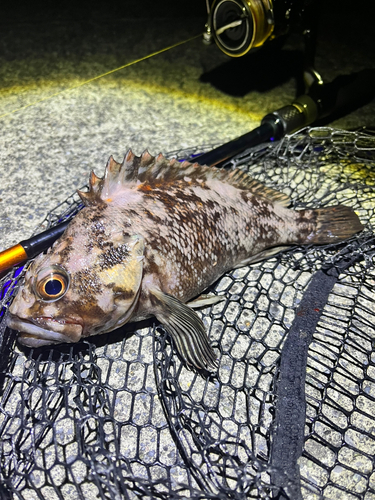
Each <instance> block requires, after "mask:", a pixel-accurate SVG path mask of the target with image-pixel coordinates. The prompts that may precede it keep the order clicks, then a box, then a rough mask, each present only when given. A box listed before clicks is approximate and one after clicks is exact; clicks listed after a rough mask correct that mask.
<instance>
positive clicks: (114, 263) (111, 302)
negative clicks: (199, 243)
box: [8, 209, 144, 347]
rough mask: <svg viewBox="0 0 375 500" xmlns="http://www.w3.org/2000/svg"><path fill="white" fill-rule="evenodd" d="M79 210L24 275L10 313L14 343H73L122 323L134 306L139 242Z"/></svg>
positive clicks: (140, 260) (141, 245)
mask: <svg viewBox="0 0 375 500" xmlns="http://www.w3.org/2000/svg"><path fill="white" fill-rule="evenodd" d="M84 212H85V209H84V210H82V211H81V212H80V213H79V214H78V215H77V216H76V218H75V219H74V220H73V222H72V223H71V224H70V225H69V226H68V228H67V230H66V231H65V233H64V235H63V236H62V237H61V238H60V239H59V240H57V241H56V242H55V244H54V245H53V247H52V248H50V249H49V250H48V252H47V253H46V254H41V255H39V256H38V257H37V258H36V259H35V260H34V262H33V263H32V264H31V265H30V267H29V268H28V270H27V271H26V274H25V278H24V283H23V284H22V285H21V287H20V289H19V291H18V293H17V295H16V297H15V299H14V300H13V302H12V304H11V306H10V309H9V312H10V314H9V319H8V325H9V326H10V327H11V328H14V329H17V330H19V331H20V335H19V338H18V340H19V342H20V343H21V344H23V345H25V346H27V347H40V346H42V345H48V344H58V343H62V342H77V341H79V340H80V339H81V338H82V337H87V336H89V335H96V334H99V333H105V332H108V331H111V330H114V329H115V328H118V327H120V326H121V325H123V324H124V323H126V322H127V321H128V320H129V318H130V316H131V314H132V312H133V310H134V308H135V306H136V304H137V301H138V297H139V293H140V288H141V281H142V272H143V253H144V239H143V237H142V236H140V235H134V234H133V235H130V234H128V233H126V232H125V231H124V229H123V228H121V227H118V226H116V224H115V223H112V224H111V223H107V224H104V223H103V222H102V221H100V220H98V219H97V218H95V216H93V215H92V214H91V215H88V214H85V213H84Z"/></svg>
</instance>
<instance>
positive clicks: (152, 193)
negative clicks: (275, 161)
mask: <svg viewBox="0 0 375 500" xmlns="http://www.w3.org/2000/svg"><path fill="white" fill-rule="evenodd" d="M78 194H79V196H80V197H81V199H82V201H83V204H84V208H83V209H82V210H81V211H80V212H79V213H78V214H77V215H76V216H75V217H74V218H73V220H72V221H71V223H70V224H69V225H68V227H67V229H66V231H65V232H64V234H63V235H62V236H61V237H60V238H59V239H58V240H57V241H56V242H55V243H54V244H53V245H52V247H50V248H49V249H48V250H47V251H46V252H44V253H42V254H40V255H38V256H37V257H36V258H35V260H34V261H33V262H32V264H31V265H30V266H29V268H28V269H27V271H26V273H25V277H24V282H23V284H22V285H21V286H20V288H19V291H18V293H17V295H16V297H15V299H14V300H13V302H12V304H11V306H10V308H9V317H8V326H9V327H10V328H12V329H15V330H18V331H19V335H18V340H19V342H20V343H21V344H23V345H24V346H27V347H30V348H38V347H41V346H44V345H51V344H59V343H65V342H68V343H72V342H78V341H80V340H81V339H82V338H85V337H88V336H90V335H97V334H103V333H108V332H110V331H112V330H115V329H117V328H120V327H121V326H123V325H124V324H126V323H128V322H138V321H141V320H145V319H147V318H150V317H155V318H156V319H157V320H158V321H159V322H160V324H161V325H162V326H163V327H164V328H165V330H166V331H167V332H168V334H169V335H170V337H171V338H172V339H173V343H174V346H175V347H176V350H177V352H178V353H179V355H180V357H181V358H182V360H183V361H184V362H185V363H186V365H187V367H188V368H191V369H197V370H208V371H214V370H216V369H217V366H218V365H217V359H216V358H217V357H216V354H215V351H214V349H213V348H212V346H211V345H210V342H209V339H208V335H207V332H206V330H205V327H204V325H203V322H202V320H201V318H200V317H199V315H198V314H197V313H196V312H195V310H194V309H195V308H198V307H202V306H206V305H208V304H210V303H215V301H217V300H218V298H217V297H215V296H214V297H210V296H206V295H204V294H203V292H204V291H205V290H206V289H207V288H208V287H209V286H210V285H212V284H213V283H214V282H216V281H217V280H218V279H219V278H220V277H221V276H222V275H223V274H224V273H226V272H227V271H229V270H231V269H234V268H239V267H242V266H246V265H249V264H253V263H255V262H259V261H261V260H263V259H266V258H269V257H271V256H274V255H276V254H277V253H279V252H280V250H283V249H285V248H288V247H290V246H291V245H312V244H317V245H319V244H326V243H335V242H339V241H342V240H344V239H347V238H349V237H350V236H352V235H354V234H355V233H357V232H359V231H361V230H362V229H363V226H362V224H361V222H360V220H359V218H358V216H357V214H356V213H355V212H354V211H353V210H352V209H351V208H350V207H347V206H343V205H337V206H330V207H324V208H319V209H300V210H293V209H290V208H289V206H290V199H289V197H288V196H287V195H286V194H285V193H282V192H279V191H277V190H275V189H273V188H270V187H267V186H265V185H264V184H262V183H261V182H259V181H257V180H255V179H253V178H252V177H251V176H250V175H249V174H248V173H247V172H246V171H244V170H241V169H233V170H230V171H227V170H224V169H217V168H211V167H207V166H201V165H199V164H198V163H190V162H188V161H184V162H183V163H180V162H179V161H177V160H176V159H167V158H165V157H164V156H163V155H162V154H159V155H158V156H156V157H154V156H152V155H151V154H150V153H149V152H148V151H147V150H146V151H145V152H144V153H143V154H142V155H141V156H136V155H135V154H134V153H133V152H132V151H131V150H129V151H128V152H127V153H126V154H125V157H124V159H123V161H122V162H121V163H118V162H117V161H115V160H114V158H113V157H112V156H111V157H110V158H109V160H108V162H107V165H106V167H105V173H104V176H103V177H98V176H97V175H96V174H95V173H94V172H91V175H90V179H89V187H88V190H87V191H82V190H81V191H78ZM220 299H221V298H220V297H219V300H220Z"/></svg>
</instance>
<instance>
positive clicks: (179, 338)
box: [150, 289, 217, 371]
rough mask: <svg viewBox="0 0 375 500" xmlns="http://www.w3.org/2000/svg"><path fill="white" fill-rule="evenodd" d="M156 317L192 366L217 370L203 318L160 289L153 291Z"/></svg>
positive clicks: (151, 292)
mask: <svg viewBox="0 0 375 500" xmlns="http://www.w3.org/2000/svg"><path fill="white" fill-rule="evenodd" d="M150 294H151V300H152V303H153V305H154V306H155V311H153V313H154V315H155V316H156V318H157V319H158V320H159V321H160V322H161V323H162V324H163V326H164V328H165V329H166V330H167V332H168V333H169V334H170V336H171V337H172V338H173V341H174V343H175V345H176V348H177V350H178V352H179V354H180V355H181V356H182V358H183V359H184V361H185V362H186V363H187V365H189V366H193V367H195V368H198V369H202V368H204V369H206V370H210V371H214V370H216V368H217V362H216V356H215V353H214V351H213V349H212V347H211V346H210V344H209V342H208V337H207V333H206V331H205V328H204V325H203V323H202V320H201V319H200V317H199V316H198V315H197V314H196V313H195V312H194V311H193V310H192V309H191V308H190V307H189V306H187V305H186V304H183V303H182V302H181V301H180V300H178V299H176V298H175V297H172V296H171V295H167V294H165V293H163V292H161V291H160V290H156V289H153V290H152V291H150Z"/></svg>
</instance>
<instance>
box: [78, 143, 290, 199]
mask: <svg viewBox="0 0 375 500" xmlns="http://www.w3.org/2000/svg"><path fill="white" fill-rule="evenodd" d="M179 180H184V181H186V182H189V183H190V182H196V183H199V184H201V185H203V184H208V183H209V182H210V181H219V182H223V183H226V184H230V185H231V186H233V187H236V188H237V189H243V190H246V191H250V192H252V193H253V194H254V195H256V196H261V197H262V198H266V199H268V200H270V201H273V202H276V203H279V204H281V205H283V206H288V205H289V203H290V200H289V197H288V196H287V195H286V194H284V193H281V192H279V191H276V190H275V189H272V188H269V187H267V186H265V185H264V184H262V183H261V182H259V181H257V180H255V179H253V178H252V177H250V175H249V174H248V173H247V172H244V171H243V170H239V169H234V170H231V171H227V170H223V169H217V168H213V167H207V166H202V165H199V164H198V163H189V162H188V161H183V162H181V163H180V162H179V161H177V160H176V159H174V158H173V159H171V160H169V159H167V158H165V157H164V156H163V155H162V154H161V153H160V154H159V155H158V156H156V157H153V156H152V155H150V153H149V152H148V151H147V150H146V151H144V153H143V154H142V155H141V156H135V155H134V153H133V152H132V151H131V149H129V150H128V152H127V153H126V155H125V157H124V159H123V161H122V163H117V162H116V161H115V160H114V159H113V157H112V156H110V158H109V160H108V162H107V165H106V169H105V174H104V178H103V179H101V178H99V177H97V176H96V175H95V174H94V172H92V173H91V176H90V188H89V191H88V192H87V193H86V192H78V194H79V195H80V196H81V198H82V200H83V202H84V203H85V205H93V204H95V203H103V202H108V201H110V200H111V199H112V198H113V196H114V195H115V194H116V193H118V192H119V191H121V189H122V188H123V187H127V188H129V189H134V188H136V187H137V186H139V185H140V184H144V183H146V184H151V185H155V184H166V185H167V184H169V183H172V182H175V181H179Z"/></svg>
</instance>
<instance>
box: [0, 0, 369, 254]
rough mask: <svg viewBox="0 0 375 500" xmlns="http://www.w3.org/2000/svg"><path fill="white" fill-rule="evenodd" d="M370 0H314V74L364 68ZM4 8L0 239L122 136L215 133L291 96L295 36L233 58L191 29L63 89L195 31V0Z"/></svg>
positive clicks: (364, 119)
mask: <svg viewBox="0 0 375 500" xmlns="http://www.w3.org/2000/svg"><path fill="white" fill-rule="evenodd" d="M370 6H371V2H367V6H366V4H365V5H362V10H360V11H359V10H358V11H356V12H353V6H352V4H351V3H350V2H340V10H339V11H335V10H334V7H333V6H331V7H327V6H326V7H324V9H325V10H322V11H321V24H320V32H319V38H318V48H317V57H316V66H317V69H318V70H319V71H320V72H321V74H322V76H323V77H324V79H325V81H327V82H329V81H332V80H333V79H334V78H336V77H337V76H338V75H341V74H350V73H353V72H357V71H360V70H362V69H364V68H373V67H374V60H375V59H374V44H373V43H372V42H373V35H372V32H371V26H370V24H371V18H372V16H371V13H370V12H369V8H370ZM365 7H366V8H365ZM6 9H7V10H4V11H3V16H2V20H1V29H0V62H1V64H0V125H1V134H0V172H1V186H0V203H1V211H0V249H4V248H7V247H9V246H10V245H12V244H15V243H16V242H17V241H19V240H22V239H24V238H25V237H27V236H29V235H31V233H32V231H33V229H34V228H35V227H36V226H37V224H38V223H39V222H40V221H41V220H42V219H43V218H44V215H45V214H46V212H47V211H49V210H50V209H52V208H53V207H54V206H56V204H58V203H59V202H61V201H63V200H64V199H65V198H66V197H67V196H68V195H70V194H71V193H72V192H73V191H74V190H75V189H76V188H78V187H80V186H82V185H84V184H85V183H86V182H87V179H88V175H89V172H90V170H91V169H94V170H95V171H96V172H97V173H98V175H101V173H102V172H103V169H104V165H105V163H106V160H107V158H108V157H109V155H110V154H113V155H114V157H115V158H116V159H121V158H122V157H123V155H124V153H125V152H126V150H127V149H128V148H129V147H131V148H132V149H133V150H134V152H135V153H136V154H140V153H141V152H142V151H143V150H144V149H145V148H148V149H149V150H150V152H151V153H152V154H157V153H159V152H160V151H162V152H163V153H165V152H168V151H171V150H176V149H181V148H185V147H190V146H199V145H205V144H213V143H216V144H217V143H224V142H226V141H228V140H230V139H233V138H235V137H237V136H239V135H241V134H243V133H245V132H247V131H249V130H251V129H252V128H254V127H256V126H257V125H259V122H260V120H261V118H262V117H263V116H264V115H265V114H266V113H268V112H269V111H272V110H274V109H277V108H279V107H281V106H283V105H285V104H288V103H290V102H291V101H292V100H293V98H294V97H295V96H296V94H297V93H298V88H299V87H298V81H299V80H300V75H301V58H302V55H301V47H302V45H301V40H300V38H299V37H298V36H292V37H290V38H289V39H288V40H287V42H286V44H285V46H284V48H283V49H282V50H281V52H280V51H276V49H275V50H273V49H272V48H271V49H270V50H268V51H258V52H256V53H251V54H250V55H248V56H246V57H242V58H238V59H231V58H229V57H228V56H226V55H224V54H223V53H222V52H221V51H220V50H219V49H218V48H217V47H216V45H212V46H209V47H207V46H204V45H203V43H202V39H201V36H198V38H195V39H193V40H191V41H189V42H187V43H185V44H182V45H179V46H178V47H176V48H173V49H171V50H169V51H167V52H163V53H162V54H159V55H156V56H155V57H153V58H150V59H147V60H143V61H141V62H138V63H136V64H133V65H131V66H129V67H126V68H124V69H122V70H120V71H117V72H114V73H111V74H109V75H107V76H105V77H102V78H100V79H97V80H95V81H92V82H91V83H88V84H85V85H82V86H79V87H77V88H75V89H74V90H71V91H69V90H68V91H66V90H67V89H70V88H71V87H74V86H76V85H81V84H82V83H84V82H85V81H87V80H90V79H92V78H95V77H96V76H98V75H101V74H103V73H106V72H108V71H112V70H114V69H115V68H118V67H120V66H123V65H125V64H127V63H129V62H132V61H136V60H138V59H139V58H142V57H144V56H146V55H148V54H150V53H153V52H156V51H158V50H160V49H163V48H165V47H168V46H172V45H174V44H176V43H178V42H181V41H184V40H187V39H190V38H191V37H193V36H195V35H199V34H200V33H202V31H203V28H204V24H205V20H206V15H205V3H204V1H203V0H195V1H194V2H187V1H185V2H179V3H178V4H177V3H172V2H168V1H164V2H161V3H155V2H153V3H152V2H151V1H146V2H142V4H141V3H136V2H130V1H127V2H126V1H124V2H122V3H119V2H114V1H112V2H106V4H105V5H104V3H103V4H101V3H99V4H98V5H97V7H95V9H93V7H92V6H91V7H90V6H89V5H88V4H83V3H80V4H79V5H78V6H77V5H73V3H72V4H70V3H69V2H67V3H64V4H63V5H59V6H51V5H44V3H42V2H33V3H32V4H31V3H28V4H27V3H21V4H19V5H17V4H12V6H9V7H7V8H6ZM62 91H63V92H62ZM60 92H62V93H60ZM56 93H58V95H55V96H53V95H54V94H56ZM51 96H52V97H51ZM50 97H51V98H50ZM38 101H39V102H38ZM374 110H375V102H374V101H373V102H372V103H370V104H368V105H366V106H364V107H362V108H360V109H357V110H356V111H354V112H352V113H350V114H349V115H347V116H345V117H342V118H340V119H338V120H336V121H334V122H333V123H332V125H333V126H335V127H342V128H353V127H358V126H363V125H366V126H371V125H374V124H375V118H374ZM328 121H329V120H328Z"/></svg>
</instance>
